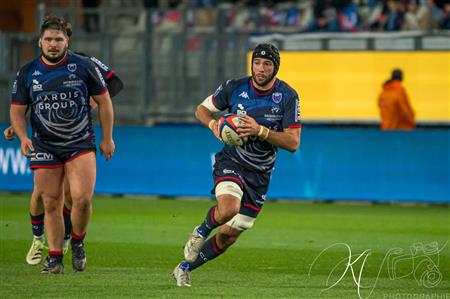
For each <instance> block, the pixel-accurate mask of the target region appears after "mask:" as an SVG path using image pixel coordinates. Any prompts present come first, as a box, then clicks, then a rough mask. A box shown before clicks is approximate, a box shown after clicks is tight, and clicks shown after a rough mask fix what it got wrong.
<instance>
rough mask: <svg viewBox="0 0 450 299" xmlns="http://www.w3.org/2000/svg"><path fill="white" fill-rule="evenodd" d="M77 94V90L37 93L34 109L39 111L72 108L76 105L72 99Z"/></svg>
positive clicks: (76, 96) (78, 93)
mask: <svg viewBox="0 0 450 299" xmlns="http://www.w3.org/2000/svg"><path fill="white" fill-rule="evenodd" d="M79 96H80V92H79V91H73V92H72V91H69V92H60V93H52V94H45V95H39V96H38V97H37V101H39V103H38V104H37V105H36V109H37V110H39V111H40V110H59V109H67V108H72V107H75V106H77V105H78V104H77V102H75V101H74V100H73V99H76V98H78V97H79Z"/></svg>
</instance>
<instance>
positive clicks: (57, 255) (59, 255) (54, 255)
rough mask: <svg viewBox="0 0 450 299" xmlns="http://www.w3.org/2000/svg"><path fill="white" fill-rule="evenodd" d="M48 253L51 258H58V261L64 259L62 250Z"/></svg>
mask: <svg viewBox="0 0 450 299" xmlns="http://www.w3.org/2000/svg"><path fill="white" fill-rule="evenodd" d="M48 255H49V256H50V258H54V259H56V260H57V262H58V263H62V261H63V253H62V251H56V250H54V251H49V252H48Z"/></svg>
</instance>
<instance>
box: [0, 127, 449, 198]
mask: <svg viewBox="0 0 450 299" xmlns="http://www.w3.org/2000/svg"><path fill="white" fill-rule="evenodd" d="M0 128H1V130H2V131H3V130H4V128H5V124H3V125H0ZM96 136H98V137H100V136H101V132H100V130H99V129H98V128H97V129H96ZM114 140H115V142H116V152H115V156H114V157H113V159H112V160H111V161H108V162H106V161H105V160H104V157H100V155H99V153H98V154H97V155H98V160H97V161H98V162H97V167H98V171H97V183H96V188H95V191H96V192H98V193H111V194H148V195H163V196H209V195H210V193H209V191H210V190H211V188H212V184H213V181H212V176H211V169H212V161H213V154H214V153H215V152H216V151H218V150H219V149H220V147H221V145H220V143H219V142H217V141H216V140H215V139H214V137H213V136H212V135H211V133H210V132H209V130H207V129H205V128H203V127H200V126H197V125H163V126H156V127H154V128H143V127H116V128H115V130H114ZM98 141H99V138H97V142H98ZM301 142H302V146H301V149H300V150H299V151H297V152H295V153H294V154H291V153H288V152H286V151H284V150H279V152H278V158H277V163H276V169H275V171H274V175H273V178H272V183H271V185H270V188H269V193H268V198H269V200H270V199H276V198H284V199H298V198H302V199H325V200H361V201H414V202H433V203H450V191H449V189H450V176H449V166H450V130H449V129H426V130H425V129H419V130H416V131H411V132H402V131H397V132H395V131H391V132H382V131H379V130H378V129H366V128H325V127H308V126H306V127H305V128H303V129H302V140H301ZM0 190H2V191H31V190H32V173H31V171H29V170H28V166H27V160H26V159H25V158H24V157H23V156H22V155H21V154H20V146H19V142H18V141H17V140H16V141H13V142H7V141H5V139H4V138H3V137H2V138H1V142H0Z"/></svg>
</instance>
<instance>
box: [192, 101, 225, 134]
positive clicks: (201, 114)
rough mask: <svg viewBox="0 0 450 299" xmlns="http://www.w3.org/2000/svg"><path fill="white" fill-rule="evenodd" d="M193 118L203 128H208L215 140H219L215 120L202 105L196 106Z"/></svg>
mask: <svg viewBox="0 0 450 299" xmlns="http://www.w3.org/2000/svg"><path fill="white" fill-rule="evenodd" d="M195 117H196V118H197V119H198V120H199V121H200V122H201V123H202V124H203V125H204V126H205V127H208V128H209V129H210V130H211V131H212V132H213V133H214V136H216V138H217V139H219V140H221V138H220V136H219V131H218V128H217V120H216V119H215V118H214V113H213V112H212V111H210V110H209V109H208V108H206V107H205V106H203V105H202V104H200V105H198V106H197V110H196V111H195Z"/></svg>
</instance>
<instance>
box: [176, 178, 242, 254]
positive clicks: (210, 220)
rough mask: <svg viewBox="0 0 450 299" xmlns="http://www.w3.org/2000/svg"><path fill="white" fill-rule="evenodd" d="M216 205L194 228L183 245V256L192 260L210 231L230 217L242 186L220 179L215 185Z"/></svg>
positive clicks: (236, 209) (238, 200) (236, 211)
mask: <svg viewBox="0 0 450 299" xmlns="http://www.w3.org/2000/svg"><path fill="white" fill-rule="evenodd" d="M215 194H216V198H217V205H215V206H213V207H212V208H210V209H209V211H208V213H207V214H206V217H205V219H204V220H203V222H202V223H201V224H200V225H199V226H197V227H195V228H194V230H193V232H192V235H191V237H190V238H189V239H188V241H187V242H186V245H185V247H184V258H185V260H186V261H187V262H194V261H195V260H196V259H197V256H198V254H199V252H200V249H201V248H202V246H203V244H204V242H205V240H206V238H207V237H208V236H209V234H210V233H211V231H212V230H213V229H214V228H216V227H218V226H220V225H222V224H224V223H226V222H227V221H229V220H230V219H232V218H233V217H234V216H235V215H236V214H237V213H238V212H239V208H240V205H241V198H242V188H241V187H240V185H239V184H237V183H236V182H235V181H232V180H227V181H225V180H223V181H220V182H219V183H218V184H217V185H216V187H215Z"/></svg>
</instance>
